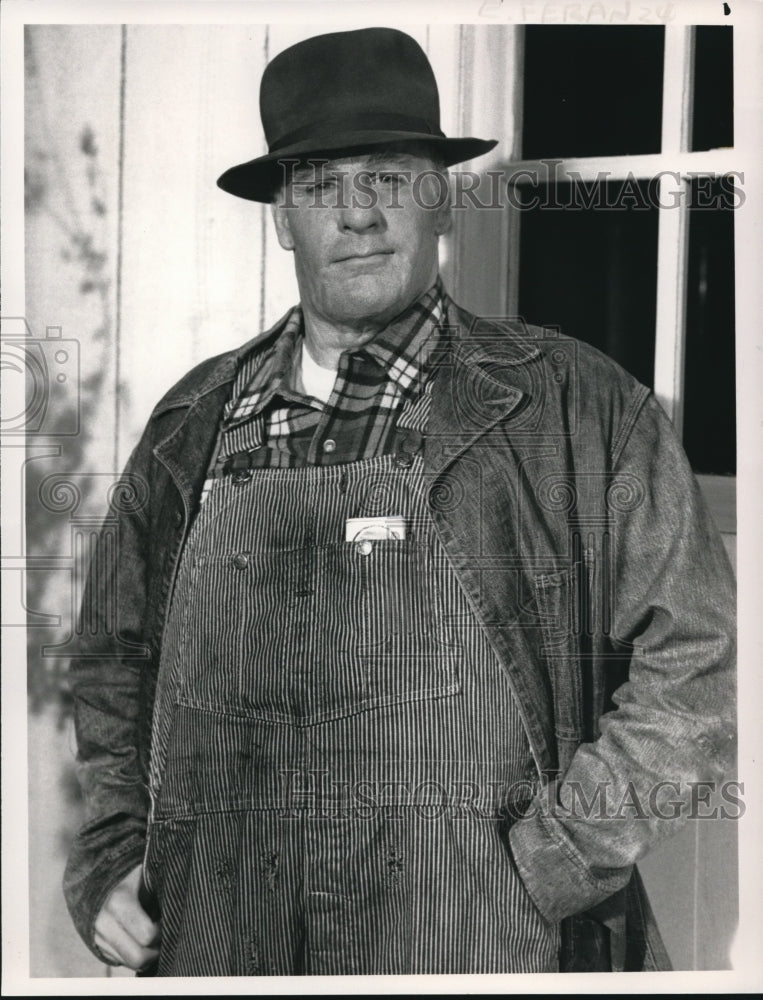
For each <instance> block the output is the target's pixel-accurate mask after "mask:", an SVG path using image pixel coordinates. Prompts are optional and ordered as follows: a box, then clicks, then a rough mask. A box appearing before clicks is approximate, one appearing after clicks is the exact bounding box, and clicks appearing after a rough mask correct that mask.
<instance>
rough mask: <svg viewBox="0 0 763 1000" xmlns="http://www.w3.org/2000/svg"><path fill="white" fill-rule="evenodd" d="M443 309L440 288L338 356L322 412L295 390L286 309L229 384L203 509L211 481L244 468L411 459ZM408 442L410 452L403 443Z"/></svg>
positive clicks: (295, 325)
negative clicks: (275, 330) (399, 455)
mask: <svg viewBox="0 0 763 1000" xmlns="http://www.w3.org/2000/svg"><path fill="white" fill-rule="evenodd" d="M448 305H449V300H448V297H447V295H446V293H445V292H444V290H443V288H442V285H441V284H440V280H439V278H438V280H437V281H436V282H435V284H434V285H433V286H432V287H431V288H430V289H429V290H428V291H427V292H425V293H424V294H423V295H422V296H420V298H418V299H417V300H416V302H414V303H413V305H412V306H410V307H409V308H408V309H407V310H406V311H405V312H404V313H403V314H402V315H401V316H400V317H398V319H397V320H395V322H394V323H392V324H390V326H388V327H387V328H386V329H385V330H384V331H383V332H382V333H381V334H379V335H378V336H377V337H375V338H374V339H373V340H372V341H370V342H369V343H368V344H366V345H365V346H364V347H362V348H359V349H358V350H356V351H351V352H350V351H346V352H344V353H343V354H342V355H341V357H340V360H339V370H338V372H337V378H336V382H335V383H334V388H333V391H332V393H331V397H330V399H329V400H328V402H327V403H326V404H324V403H322V402H321V401H320V400H318V399H315V398H313V397H312V396H305V395H303V394H301V393H299V392H298V391H296V389H295V388H294V385H295V378H294V375H295V368H296V365H297V364H298V363H299V358H300V353H301V352H300V348H301V346H302V341H303V337H304V322H303V316H302V309H301V308H300V307H299V306H295V307H294V308H293V309H292V310H291V312H290V313H289V314H288V315H287V317H286V319H285V323H284V327H283V330H282V331H281V333H280V334H279V336H278V337H277V338H276V339H275V341H274V342H273V344H272V345H270V346H269V347H268V348H267V349H266V350H263V351H258V350H254V351H253V352H252V354H251V355H249V357H247V358H246V359H245V360H244V362H243V364H242V366H241V368H240V370H239V372H238V375H237V376H236V379H235V382H234V385H233V391H232V394H231V398H230V400H229V401H228V403H227V405H226V407H225V411H224V414H223V421H222V426H221V429H220V434H219V437H218V442H217V447H216V450H215V456H214V459H213V461H212V464H211V466H210V468H209V471H208V473H207V482H206V483H205V486H204V492H203V495H202V500H203V499H204V497H205V496H206V494H207V493H208V491H209V489H210V488H211V486H212V484H213V482H214V480H215V479H217V478H220V477H221V476H224V475H227V474H231V473H232V474H235V475H237V476H246V475H247V472H246V470H248V469H253V468H295V467H299V466H306V465H336V464H339V463H344V462H354V461H358V460H360V459H364V458H372V457H375V456H378V455H384V454H390V453H394V452H398V451H400V450H409V451H415V450H416V448H417V442H419V443H420V440H421V435H422V434H423V432H424V430H425V428H426V421H427V417H428V415H429V405H430V399H431V390H432V380H431V379H430V378H429V375H430V374H431V372H432V369H433V367H434V357H435V353H436V349H437V347H438V346H439V345H440V344H441V341H442V332H443V330H444V328H445V326H446V325H447V310H448ZM412 442H413V444H411V443H412Z"/></svg>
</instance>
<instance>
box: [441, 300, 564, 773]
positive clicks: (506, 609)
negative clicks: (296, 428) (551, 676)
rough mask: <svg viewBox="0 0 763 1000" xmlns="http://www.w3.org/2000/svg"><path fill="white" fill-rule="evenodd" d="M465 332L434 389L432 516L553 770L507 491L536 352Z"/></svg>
mask: <svg viewBox="0 0 763 1000" xmlns="http://www.w3.org/2000/svg"><path fill="white" fill-rule="evenodd" d="M463 315H464V314H463V313H462V314H461V316H462V317H463ZM466 316H467V320H468V314H466ZM464 330H465V327H464V324H463V321H462V322H461V323H460V325H459V334H460V336H458V337H457V338H455V339H454V341H453V342H452V344H451V346H450V349H449V350H447V351H446V352H445V355H444V357H443V359H442V362H441V365H440V366H439V370H438V375H437V381H436V382H435V385H434V392H433V396H432V409H431V412H430V417H429V424H428V427H427V434H426V438H425V444H424V469H425V476H426V479H427V486H428V487H429V490H430V510H431V513H432V518H433V521H434V525H435V528H436V530H437V533H438V537H439V538H440V541H441V543H442V545H443V547H444V549H445V551H446V553H447V555H448V558H449V561H450V563H451V565H452V567H453V570H454V572H455V573H456V575H457V577H458V579H459V581H460V583H461V586H462V587H463V589H464V592H465V593H466V595H467V597H468V599H469V603H470V604H471V606H472V608H473V609H474V611H475V613H476V615H477V618H478V620H479V621H480V624H481V625H482V626H483V628H484V629H485V632H486V634H487V636H488V638H489V640H490V642H491V645H492V646H493V649H494V650H495V652H496V654H497V656H498V659H499V661H500V663H501V666H502V668H503V670H504V672H505V674H506V676H507V678H508V680H509V683H510V685H511V688H512V691H513V692H514V695H515V699H516V702H517V706H518V708H519V711H520V713H521V715H522V718H523V720H524V722H525V728H526V731H527V734H528V737H529V740H530V745H531V747H532V751H533V755H534V757H535V759H536V762H537V764H538V766H539V767H540V768H549V767H553V766H555V761H556V750H555V740H554V734H553V725H552V719H551V715H550V711H549V692H548V690H547V688H546V685H545V682H544V678H543V676H542V672H541V671H540V670H539V669H538V665H537V662H536V658H535V656H534V654H533V653H532V651H531V650H530V649H529V648H528V645H527V637H528V628H527V622H526V621H525V620H524V618H523V614H526V608H525V601H524V597H523V593H522V588H523V578H524V574H525V569H524V567H523V564H522V560H521V553H522V551H523V545H522V538H521V537H520V534H518V533H519V532H522V531H523V530H524V529H526V528H527V525H520V524H518V523H517V522H518V515H517V499H516V496H515V495H514V493H513V491H511V490H510V489H508V488H507V486H506V484H509V483H513V484H518V482H519V476H518V461H517V455H516V453H515V449H514V448H512V447H511V437H510V432H511V421H512V420H513V419H515V420H517V421H518V423H519V424H520V425H521V422H522V414H523V413H524V411H525V409H526V408H527V407H529V406H530V405H531V404H532V403H533V402H537V400H534V399H533V392H532V386H533V378H532V374H531V369H532V368H533V362H534V361H535V360H536V359H537V358H538V357H539V356H540V352H539V351H538V349H537V347H535V346H534V345H528V344H526V343H522V342H521V340H520V341H516V340H513V339H512V338H511V336H507V331H506V330H505V329H502V330H501V329H497V328H496V327H495V326H493V325H490V326H488V327H487V329H486V330H484V331H478V333H479V334H482V335H478V336H475V335H474V328H473V326H470V327H469V328H468V332H467V333H466V334H465V333H464ZM520 433H521V432H520ZM515 488H518V486H517V487H515Z"/></svg>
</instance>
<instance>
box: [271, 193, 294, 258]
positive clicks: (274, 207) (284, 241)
mask: <svg viewBox="0 0 763 1000" xmlns="http://www.w3.org/2000/svg"><path fill="white" fill-rule="evenodd" d="M270 211H271V213H272V215H273V223H274V225H275V227H276V236H277V237H278V242H279V243H280V244H281V246H282V247H283V248H284V250H293V249H294V240H293V238H292V235H291V227H290V226H289V212H288V209H287V208H286V207H285V206H284V205H279V204H278V202H273V203H272V204H271V206H270Z"/></svg>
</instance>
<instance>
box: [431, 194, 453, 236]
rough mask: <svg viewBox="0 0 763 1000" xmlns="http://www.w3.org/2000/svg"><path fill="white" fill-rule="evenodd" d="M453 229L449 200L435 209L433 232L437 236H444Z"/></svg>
mask: <svg viewBox="0 0 763 1000" xmlns="http://www.w3.org/2000/svg"><path fill="white" fill-rule="evenodd" d="M452 228H453V211H452V209H451V205H450V198H449V199H448V200H447V201H446V202H445V204H444V205H440V206H439V208H438V209H437V218H436V219H435V227H434V230H435V232H436V233H437V235H438V236H444V235H445V234H446V233H449V232H450V231H451V229H452Z"/></svg>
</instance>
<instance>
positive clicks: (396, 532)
mask: <svg viewBox="0 0 763 1000" xmlns="http://www.w3.org/2000/svg"><path fill="white" fill-rule="evenodd" d="M384 539H393V540H398V541H401V542H402V541H404V540H405V518H404V517H349V518H348V519H347V522H346V525H345V532H344V540H345V541H346V542H360V541H367V540H370V541H383V540H384Z"/></svg>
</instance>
